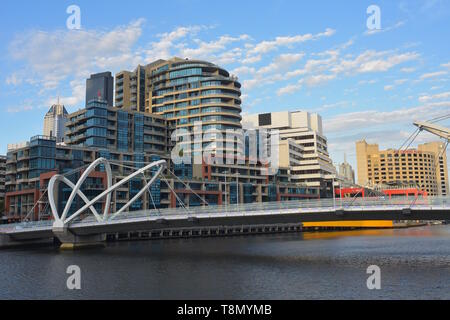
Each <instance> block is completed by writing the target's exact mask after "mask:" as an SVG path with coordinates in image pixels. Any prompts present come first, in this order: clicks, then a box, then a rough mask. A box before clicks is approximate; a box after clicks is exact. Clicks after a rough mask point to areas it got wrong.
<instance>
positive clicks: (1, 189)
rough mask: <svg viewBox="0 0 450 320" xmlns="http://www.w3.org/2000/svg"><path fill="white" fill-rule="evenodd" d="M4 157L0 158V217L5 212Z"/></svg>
mask: <svg viewBox="0 0 450 320" xmlns="http://www.w3.org/2000/svg"><path fill="white" fill-rule="evenodd" d="M5 175H6V156H0V217H1V216H2V214H3V212H4V210H5Z"/></svg>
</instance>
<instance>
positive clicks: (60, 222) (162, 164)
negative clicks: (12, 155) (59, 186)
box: [48, 158, 167, 227]
mask: <svg viewBox="0 0 450 320" xmlns="http://www.w3.org/2000/svg"><path fill="white" fill-rule="evenodd" d="M99 164H103V165H104V166H105V170H106V176H107V188H106V190H105V191H103V192H102V193H101V194H99V195H98V196H96V197H95V198H94V199H92V200H89V199H88V198H87V197H86V196H85V195H84V193H83V192H81V190H80V188H81V185H82V184H83V182H84V181H85V180H86V178H87V177H88V176H89V174H90V173H91V172H92V171H93V170H94V169H95V168H96V167H97V166H98V165H99ZM166 165H167V164H166V161H165V160H159V161H155V162H152V163H150V164H148V165H146V166H144V167H142V168H140V169H138V170H136V171H135V172H133V173H132V174H130V175H129V176H128V177H126V178H124V179H122V180H120V181H119V182H117V183H116V184H115V185H112V171H111V166H110V164H109V162H108V160H106V159H105V158H98V159H97V160H95V161H94V162H92V163H91V164H90V165H89V167H87V168H86V171H84V172H83V174H82V175H81V177H80V179H79V180H78V182H77V183H76V185H74V184H73V183H72V182H71V181H70V180H69V179H67V178H66V177H64V176H62V175H59V174H57V175H54V176H53V177H52V178H51V179H50V182H49V184H48V200H49V203H50V208H51V210H52V214H53V218H54V219H55V223H54V226H58V227H64V226H65V225H67V224H69V223H70V222H71V221H72V220H73V219H75V218H76V217H78V216H79V215H80V214H81V213H82V212H84V211H85V210H86V209H88V208H89V209H90V210H91V212H92V214H93V215H94V216H95V218H96V219H97V221H98V222H101V221H106V220H107V219H108V213H109V210H110V205H111V193H112V192H113V191H115V190H116V189H117V188H119V187H120V186H122V185H123V184H125V183H127V182H128V181H130V180H131V179H133V178H134V177H136V176H138V175H140V174H142V173H144V172H146V171H147V170H149V169H151V168H153V167H156V166H158V167H159V169H158V171H157V172H156V173H155V174H154V175H153V177H152V178H151V179H150V181H149V182H148V183H147V184H146V185H145V186H144V187H143V188H142V189H141V190H140V191H139V192H138V193H137V194H136V195H135V196H134V197H133V198H132V199H131V200H130V201H128V202H127V203H126V204H125V205H124V206H123V207H122V208H121V209H120V210H119V211H117V212H116V213H115V214H114V215H112V216H111V219H113V218H114V217H115V216H117V215H118V214H120V213H122V212H123V211H125V210H126V209H128V207H129V206H131V205H132V204H133V203H134V202H135V201H136V200H137V199H139V197H141V196H142V194H143V193H144V192H145V191H146V190H147V189H148V188H149V187H150V185H151V184H152V183H153V182H154V181H155V180H156V179H157V178H158V176H159V175H160V174H161V172H162V171H163V170H164V169H165V168H166ZM57 182H64V183H65V184H67V185H68V186H69V187H71V188H72V193H71V194H70V196H69V199H68V201H67V204H66V206H65V207H64V210H63V213H62V215H61V216H60V215H59V214H58V210H57V208H56V204H55V198H54V191H55V186H56V183H57ZM76 195H79V196H80V197H81V199H83V201H84V202H85V205H84V206H83V207H82V208H80V209H79V210H78V211H76V212H75V213H74V214H72V215H71V216H70V217H68V218H67V214H68V212H69V209H70V207H71V206H72V203H73V200H74V199H75V196H76ZM105 196H106V203H105V209H104V211H103V215H99V214H98V212H97V210H96V209H95V207H94V204H95V203H97V202H98V201H99V200H100V199H102V198H103V197H105Z"/></svg>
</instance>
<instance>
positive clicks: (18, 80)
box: [6, 73, 22, 86]
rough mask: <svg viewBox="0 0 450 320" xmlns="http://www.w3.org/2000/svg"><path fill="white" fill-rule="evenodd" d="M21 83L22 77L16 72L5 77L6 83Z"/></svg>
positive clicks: (14, 84) (15, 84)
mask: <svg viewBox="0 0 450 320" xmlns="http://www.w3.org/2000/svg"><path fill="white" fill-rule="evenodd" d="M21 83H22V78H21V77H19V75H18V74H17V73H13V74H11V75H9V76H8V77H7V78H6V84H8V85H13V86H17V85H19V84H21Z"/></svg>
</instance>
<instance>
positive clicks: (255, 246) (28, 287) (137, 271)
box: [0, 225, 450, 299]
mask: <svg viewBox="0 0 450 320" xmlns="http://www.w3.org/2000/svg"><path fill="white" fill-rule="evenodd" d="M69 265H77V266H79V267H80V270H81V289H80V290H69V289H67V285H66V281H67V278H68V277H69V276H70V275H69V274H67V273H66V270H67V267H68V266H69ZM370 265H377V266H379V267H380V270H381V289H380V290H369V289H368V288H367V284H366V281H367V278H368V277H369V276H370V275H369V274H367V267H368V266H370ZM0 299H450V226H448V225H442V226H426V227H418V228H409V229H397V230H366V231H342V232H321V233H297V234H278V235H257V236H242V237H228V238H197V239H174V240H152V241H134V242H115V243H108V245H107V246H106V247H105V248H93V249H86V250H81V251H71V252H65V251H63V252H61V251H59V250H57V249H55V248H49V247H40V248H33V249H8V250H1V251H0Z"/></svg>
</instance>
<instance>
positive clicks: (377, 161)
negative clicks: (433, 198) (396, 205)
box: [356, 140, 448, 195]
mask: <svg viewBox="0 0 450 320" xmlns="http://www.w3.org/2000/svg"><path fill="white" fill-rule="evenodd" d="M444 147H445V145H444V143H441V142H430V143H425V144H421V145H419V146H418V148H417V149H410V150H405V151H399V150H394V149H388V150H379V147H378V144H368V143H367V142H366V141H365V140H363V141H358V142H356V160H357V165H358V184H360V185H363V186H366V185H371V186H377V185H382V184H386V183H392V182H398V183H400V184H414V185H415V186H417V188H419V189H420V190H423V191H426V192H427V193H428V194H429V195H447V194H448V171H447V155H446V153H445V151H444Z"/></svg>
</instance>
